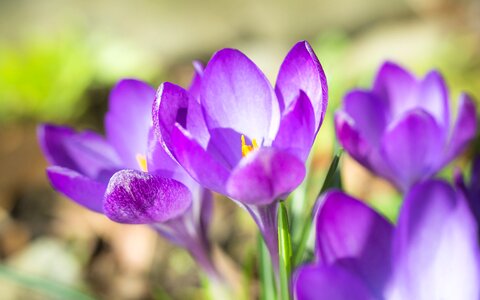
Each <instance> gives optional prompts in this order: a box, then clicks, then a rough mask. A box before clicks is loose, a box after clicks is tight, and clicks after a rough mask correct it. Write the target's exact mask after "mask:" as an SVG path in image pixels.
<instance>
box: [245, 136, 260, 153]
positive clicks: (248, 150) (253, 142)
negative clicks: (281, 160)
mask: <svg viewBox="0 0 480 300" xmlns="http://www.w3.org/2000/svg"><path fill="white" fill-rule="evenodd" d="M241 139H242V157H245V156H247V154H248V153H250V152H252V151H253V150H255V149H258V144H257V140H255V139H252V145H251V146H250V145H247V143H246V142H245V136H244V135H243V134H242V137H241Z"/></svg>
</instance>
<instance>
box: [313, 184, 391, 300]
mask: <svg viewBox="0 0 480 300" xmlns="http://www.w3.org/2000/svg"><path fill="white" fill-rule="evenodd" d="M316 232H317V244H316V245H317V246H316V252H317V259H318V260H319V261H320V262H322V263H325V264H332V263H334V262H336V261H337V262H339V264H342V265H343V266H344V267H345V268H348V269H349V270H350V271H351V272H352V273H354V274H358V276H359V277H360V278H363V280H364V281H365V283H366V284H367V285H368V286H369V287H370V288H371V289H372V290H373V291H376V293H377V294H378V295H380V294H381V291H382V290H383V287H384V285H385V284H386V282H387V280H388V277H389V274H390V270H391V261H390V251H391V241H392V237H393V225H392V224H390V223H389V222H388V221H387V220H385V218H383V217H382V216H380V215H379V214H378V213H376V212H375V211H374V210H372V209H371V208H369V207H368V206H366V205H365V204H364V203H362V202H361V201H359V200H357V199H354V198H352V197H350V196H348V195H346V194H344V193H342V192H339V191H333V192H329V193H327V194H326V195H325V202H324V204H323V206H321V208H320V210H319V212H318V214H317V217H316ZM350 258H353V259H350ZM340 261H342V262H341V263H340Z"/></svg>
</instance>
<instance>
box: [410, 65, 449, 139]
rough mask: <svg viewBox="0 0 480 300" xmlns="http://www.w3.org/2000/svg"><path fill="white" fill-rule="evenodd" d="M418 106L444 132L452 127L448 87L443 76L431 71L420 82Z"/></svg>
mask: <svg viewBox="0 0 480 300" xmlns="http://www.w3.org/2000/svg"><path fill="white" fill-rule="evenodd" d="M417 101H418V105H419V106H420V107H422V108H423V109H425V111H427V112H428V113H429V114H431V115H432V116H433V117H434V118H435V120H436V121H437V122H438V124H439V125H440V127H441V128H442V129H443V130H448V129H449V127H450V107H449V97H448V90H447V85H446V84H445V80H444V79H443V77H442V75H441V74H440V73H439V72H437V71H431V72H430V73H428V74H427V76H425V78H424V79H423V80H422V81H421V82H420V87H419V93H418V96H417Z"/></svg>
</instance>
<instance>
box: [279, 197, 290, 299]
mask: <svg viewBox="0 0 480 300" xmlns="http://www.w3.org/2000/svg"><path fill="white" fill-rule="evenodd" d="M278 250H279V251H278V252H279V287H280V299H282V300H290V289H289V286H290V272H291V269H292V262H291V260H292V242H291V240H290V228H289V225H288V213H287V208H286V207H285V203H284V202H283V201H281V202H280V205H279V211H278Z"/></svg>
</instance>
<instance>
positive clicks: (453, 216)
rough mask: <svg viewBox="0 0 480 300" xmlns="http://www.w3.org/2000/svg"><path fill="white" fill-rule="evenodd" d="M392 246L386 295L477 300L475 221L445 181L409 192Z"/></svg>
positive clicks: (479, 258)
mask: <svg viewBox="0 0 480 300" xmlns="http://www.w3.org/2000/svg"><path fill="white" fill-rule="evenodd" d="M394 250H395V251H394V261H395V277H394V280H393V281H392V282H391V285H390V289H389V290H388V291H387V293H386V294H387V295H388V296H389V297H387V298H388V299H479V296H480V285H479V284H478V283H479V282H480V251H479V245H478V236H477V224H476V223H475V221H474V219H473V217H472V214H471V212H470V211H469V209H468V206H467V204H466V202H465V199H464V198H463V196H462V195H461V193H456V192H455V191H454V190H453V188H452V187H450V186H449V185H448V184H447V183H445V182H443V181H439V180H432V181H427V182H425V183H422V184H418V185H416V186H414V187H413V188H412V190H411V191H410V192H409V193H408V194H407V196H406V199H405V202H404V204H403V207H402V210H401V212H400V217H399V221H398V226H397V229H396V232H395V240H394Z"/></svg>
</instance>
